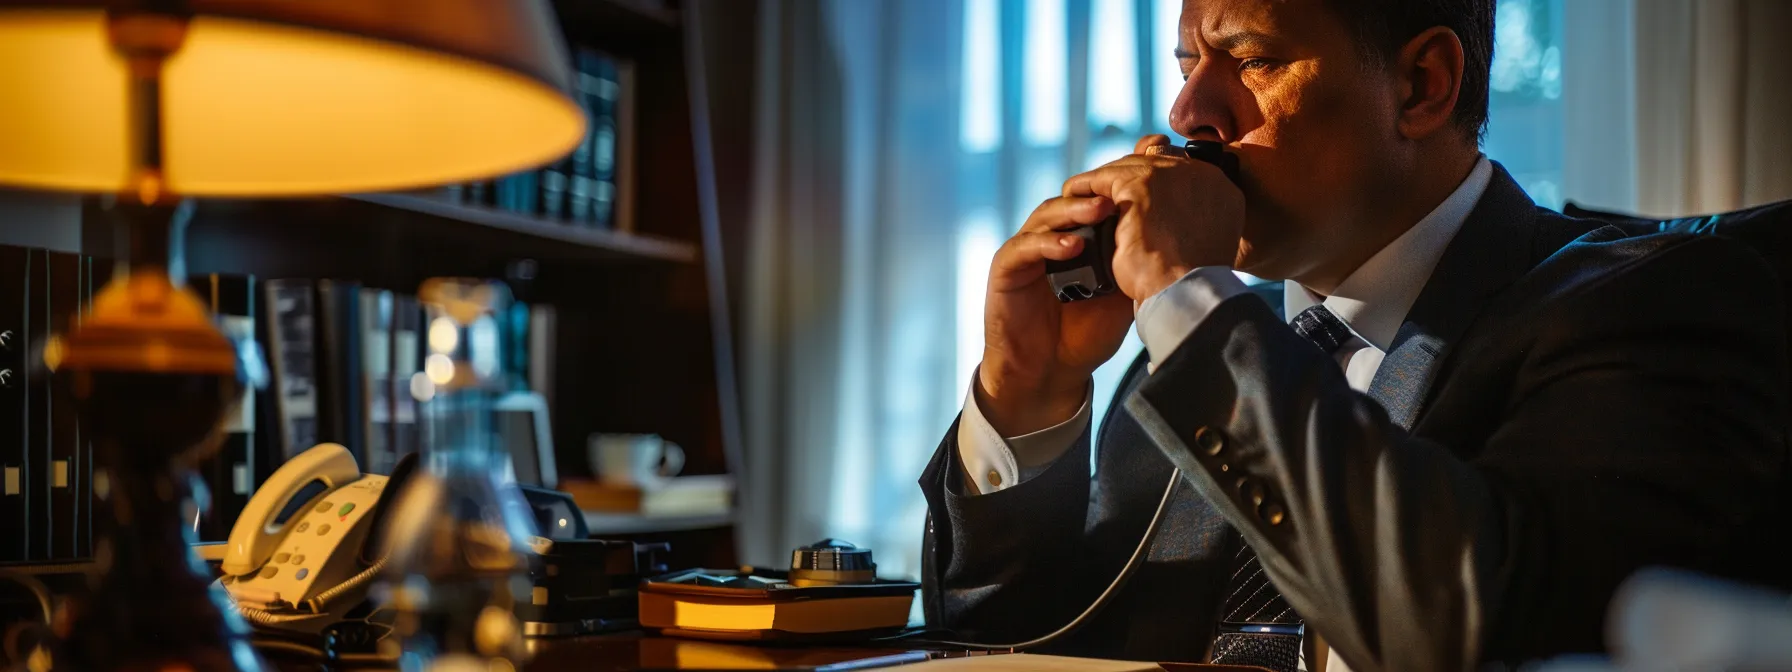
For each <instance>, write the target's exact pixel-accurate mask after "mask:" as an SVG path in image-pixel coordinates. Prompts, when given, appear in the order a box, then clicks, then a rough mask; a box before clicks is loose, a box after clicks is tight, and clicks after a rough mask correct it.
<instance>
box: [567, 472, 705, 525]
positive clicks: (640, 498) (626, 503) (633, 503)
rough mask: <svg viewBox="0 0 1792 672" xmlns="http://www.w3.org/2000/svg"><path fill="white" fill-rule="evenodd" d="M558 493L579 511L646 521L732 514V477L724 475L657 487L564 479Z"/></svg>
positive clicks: (689, 478)
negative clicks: (629, 515) (568, 497)
mask: <svg viewBox="0 0 1792 672" xmlns="http://www.w3.org/2000/svg"><path fill="white" fill-rule="evenodd" d="M560 489H561V490H563V491H565V492H566V493H567V494H570V495H572V498H573V501H574V502H577V503H578V505H579V508H580V509H584V510H586V511H594V512H602V513H632V514H638V515H642V516H648V517H670V516H706V515H721V514H726V513H728V512H729V511H733V510H734V477H733V476H729V475H727V474H711V475H703V476H678V477H675V478H670V479H667V480H666V481H665V482H664V483H661V484H659V485H658V486H657V487H654V488H651V489H646V488H642V487H639V486H630V485H615V484H610V483H605V482H603V481H598V480H592V479H576V480H575V479H564V480H561V481H560Z"/></svg>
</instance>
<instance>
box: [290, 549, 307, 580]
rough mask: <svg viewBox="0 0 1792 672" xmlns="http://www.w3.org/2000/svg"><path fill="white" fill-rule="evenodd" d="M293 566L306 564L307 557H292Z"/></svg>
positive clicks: (301, 555)
mask: <svg viewBox="0 0 1792 672" xmlns="http://www.w3.org/2000/svg"><path fill="white" fill-rule="evenodd" d="M292 564H295V565H303V564H305V556H304V555H303V554H300V555H295V556H292ZM300 571H304V570H300ZM299 578H305V577H299Z"/></svg>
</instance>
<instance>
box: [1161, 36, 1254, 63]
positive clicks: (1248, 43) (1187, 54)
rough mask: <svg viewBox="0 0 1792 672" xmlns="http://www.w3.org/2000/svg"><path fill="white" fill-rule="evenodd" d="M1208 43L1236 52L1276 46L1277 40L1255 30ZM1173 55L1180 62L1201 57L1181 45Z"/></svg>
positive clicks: (1218, 38)
mask: <svg viewBox="0 0 1792 672" xmlns="http://www.w3.org/2000/svg"><path fill="white" fill-rule="evenodd" d="M1208 42H1209V43H1211V44H1212V45H1213V48H1214V49H1218V50H1220V51H1235V50H1238V49H1245V48H1251V47H1255V48H1259V49H1261V48H1264V47H1267V46H1269V45H1271V44H1275V38H1273V37H1270V36H1269V34H1268V33H1259V32H1257V31H1254V30H1238V31H1233V32H1230V33H1227V34H1225V35H1221V36H1219V37H1216V38H1213V39H1211V40H1208ZM1172 53H1174V54H1175V55H1176V60H1178V61H1183V60H1188V59H1193V58H1200V57H1201V55H1200V54H1197V53H1195V52H1192V51H1189V50H1188V49H1186V48H1184V47H1183V46H1182V45H1180V44H1179V45H1176V50H1175V51H1174V52H1172Z"/></svg>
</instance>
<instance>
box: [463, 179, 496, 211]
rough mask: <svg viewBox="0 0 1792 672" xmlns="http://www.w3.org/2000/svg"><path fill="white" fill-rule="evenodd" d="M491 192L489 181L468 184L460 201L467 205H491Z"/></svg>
mask: <svg viewBox="0 0 1792 672" xmlns="http://www.w3.org/2000/svg"><path fill="white" fill-rule="evenodd" d="M492 191H493V190H492V183H491V180H480V181H478V182H469V183H467V185H466V189H465V191H464V192H463V195H462V199H463V201H464V202H465V203H466V204H467V205H491V204H492Z"/></svg>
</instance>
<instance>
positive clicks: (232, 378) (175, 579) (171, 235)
mask: <svg viewBox="0 0 1792 672" xmlns="http://www.w3.org/2000/svg"><path fill="white" fill-rule="evenodd" d="M118 210H119V214H120V215H121V217H120V221H119V225H120V226H121V227H122V228H123V230H124V232H125V233H126V234H127V235H128V236H129V238H130V243H131V244H130V250H131V260H130V262H129V264H128V267H127V265H126V264H124V263H121V264H120V268H121V270H122V269H127V268H128V270H126V272H125V273H124V274H123V275H122V277H118V278H115V279H114V280H113V281H112V282H111V284H109V285H107V286H106V288H105V289H104V290H102V291H101V292H100V294H99V295H98V296H96V297H94V300H93V305H92V307H91V309H90V310H89V312H88V314H87V316H86V317H84V318H83V319H82V321H81V324H80V326H79V327H78V328H76V329H75V330H74V331H73V332H71V333H70V334H68V336H67V337H66V338H64V339H60V340H57V341H53V342H52V343H51V345H50V347H48V348H46V352H45V355H44V357H45V360H46V363H48V364H49V365H50V366H51V367H52V368H54V369H56V371H57V373H58V375H57V378H58V380H59V381H66V384H67V386H68V391H69V392H70V393H71V396H72V397H73V398H74V401H75V406H76V409H77V413H78V414H79V415H80V419H81V427H82V431H83V432H84V433H85V434H86V435H87V436H90V437H92V440H93V446H94V452H95V455H94V457H95V466H97V467H99V469H100V473H101V474H102V475H103V477H104V480H103V481H101V480H99V479H96V483H95V491H96V493H98V494H100V496H101V497H103V498H104V499H105V501H106V503H105V505H104V506H102V507H100V508H99V509H98V512H99V513H100V514H101V515H99V516H96V517H95V518H96V527H97V528H98V529H97V530H96V531H97V532H99V535H98V537H97V538H96V543H95V546H94V549H95V553H94V555H95V560H96V561H97V562H96V565H97V568H98V569H97V571H98V573H99V576H98V578H97V583H96V585H95V587H94V591H93V593H91V594H90V595H88V596H87V597H86V598H85V599H84V600H82V601H81V602H80V603H78V604H76V605H74V606H73V607H72V608H71V610H70V616H71V617H72V618H71V619H70V621H69V624H70V627H69V632H68V633H67V635H66V637H64V638H63V642H62V647H61V650H60V651H59V652H58V653H57V655H56V656H55V662H56V666H57V667H58V668H63V669H80V670H114V669H127V670H196V671H211V670H234V669H243V670H256V669H260V668H261V667H262V665H261V662H260V660H259V659H258V658H257V657H256V655H255V653H254V651H253V650H252V649H250V647H249V643H248V629H247V627H246V626H245V624H244V623H243V621H242V619H241V618H240V617H239V616H238V615H237V614H236V613H235V611H234V610H233V609H232V608H231V607H230V606H229V602H228V599H227V598H226V597H225V596H224V595H223V594H221V593H219V592H214V590H213V589H212V586H211V582H210V581H209V580H208V579H207V578H206V576H205V573H204V566H203V565H202V564H201V563H200V562H199V560H198V558H196V557H195V556H194V555H193V552H192V549H191V543H192V541H193V536H192V534H193V533H192V526H191V522H190V521H192V520H193V519H194V517H195V515H196V514H197V512H198V508H197V506H198V505H197V504H196V503H195V501H194V492H195V488H194V483H195V482H196V478H197V476H196V475H195V473H194V471H193V470H194V467H195V466H196V465H197V464H198V463H199V461H200V460H203V459H204V458H205V457H207V456H209V455H210V454H212V453H214V452H216V451H217V449H218V446H219V445H220V443H221V442H222V440H223V437H224V431H223V426H224V419H225V418H226V417H227V415H228V413H229V411H230V410H231V407H232V406H233V405H234V404H235V403H236V400H237V399H238V397H239V394H240V392H241V391H242V385H241V383H240V382H239V381H238V377H237V367H236V348H235V347H234V346H233V345H232V344H231V343H230V341H229V340H228V339H226V338H225V337H224V335H223V334H222V333H220V332H219V331H218V329H217V327H216V326H215V325H214V324H213V323H212V320H211V318H210V316H209V315H208V314H207V312H206V310H205V306H204V304H203V303H202V302H200V300H199V297H197V296H195V295H194V294H193V293H192V292H191V291H189V290H187V289H186V288H185V287H182V286H180V285H178V284H176V283H174V281H173V279H172V278H170V277H169V275H168V271H167V269H168V268H169V267H170V263H169V262H170V261H171V259H170V257H171V256H174V255H177V254H178V248H176V247H174V245H171V243H170V241H178V240H179V236H178V231H179V229H180V226H179V222H177V221H175V219H174V217H173V214H174V208H173V207H172V206H139V205H127V206H123V207H120V208H119V209H118ZM63 374H66V375H63Z"/></svg>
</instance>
